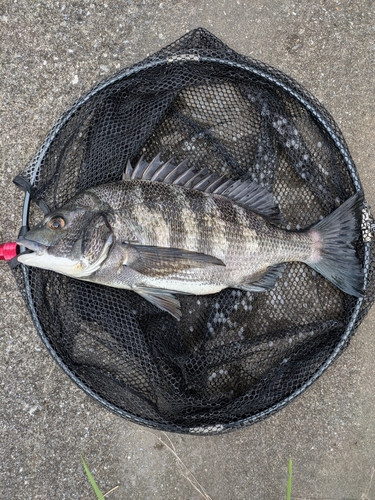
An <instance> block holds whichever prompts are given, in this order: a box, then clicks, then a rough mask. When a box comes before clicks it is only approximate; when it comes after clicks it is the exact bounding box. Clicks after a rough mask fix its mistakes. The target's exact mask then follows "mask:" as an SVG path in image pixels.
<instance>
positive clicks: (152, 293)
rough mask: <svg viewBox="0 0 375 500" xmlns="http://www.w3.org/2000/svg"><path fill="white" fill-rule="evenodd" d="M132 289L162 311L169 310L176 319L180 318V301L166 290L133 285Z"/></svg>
mask: <svg viewBox="0 0 375 500" xmlns="http://www.w3.org/2000/svg"><path fill="white" fill-rule="evenodd" d="M133 290H134V291H135V292H136V293H138V294H139V295H140V296H141V297H143V298H144V299H146V300H148V301H149V302H151V304H154V305H155V306H157V307H159V309H162V310H163V311H167V312H169V313H170V314H171V315H172V316H173V317H175V318H176V319H177V320H180V318H181V309H180V302H179V301H178V300H177V299H176V297H175V296H174V295H173V294H172V293H171V292H168V291H167V290H159V289H157V288H144V287H137V288H136V287H134V288H133Z"/></svg>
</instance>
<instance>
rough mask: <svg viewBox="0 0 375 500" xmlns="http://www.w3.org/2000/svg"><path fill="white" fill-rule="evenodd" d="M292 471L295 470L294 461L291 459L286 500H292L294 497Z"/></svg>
mask: <svg viewBox="0 0 375 500" xmlns="http://www.w3.org/2000/svg"><path fill="white" fill-rule="evenodd" d="M292 470H293V464H292V459H291V458H290V459H289V463H288V474H289V476H288V484H287V487H286V500H290V499H291V496H292Z"/></svg>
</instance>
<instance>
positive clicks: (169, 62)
mask: <svg viewBox="0 0 375 500" xmlns="http://www.w3.org/2000/svg"><path fill="white" fill-rule="evenodd" d="M196 64H208V65H211V64H212V65H217V66H218V67H220V66H223V67H225V68H226V69H228V68H230V69H231V70H233V71H234V72H236V71H243V72H245V73H249V74H251V75H254V76H255V77H256V78H259V79H261V80H263V81H265V82H267V84H269V85H271V86H273V87H277V88H280V89H281V90H282V91H283V92H285V93H286V94H288V95H289V96H290V97H292V98H293V99H295V100H296V101H298V102H299V104H300V105H302V106H303V107H304V108H305V109H306V110H307V112H308V114H309V115H310V116H311V117H313V118H314V120H316V122H317V123H318V124H319V125H320V126H321V127H322V128H323V129H324V130H325V131H326V133H327V134H328V136H329V137H330V138H331V140H332V142H333V144H334V145H335V147H336V148H337V151H338V152H339V154H340V155H341V157H342V159H343V161H344V163H345V165H346V167H347V171H348V173H349V175H350V178H351V181H352V184H353V189H354V190H355V191H362V185H361V182H360V179H359V176H358V173H357V170H356V167H355V165H354V162H353V160H352V158H351V155H350V153H349V150H348V147H347V145H346V143H345V140H344V138H343V136H342V134H341V132H340V130H339V128H338V126H337V125H336V124H335V122H334V120H333V118H332V117H331V116H330V114H329V113H328V112H327V111H326V110H325V109H324V107H323V106H322V105H321V104H320V103H319V102H318V101H317V100H316V99H315V98H314V97H312V96H311V95H310V94H309V93H308V92H307V91H306V90H305V89H303V88H302V87H301V86H300V85H299V84H298V83H296V82H295V81H294V80H293V79H291V78H290V77H288V76H286V75H284V74H283V73H282V72H280V71H278V70H276V69H274V68H271V67H270V66H268V65H265V64H263V63H261V62H259V61H256V60H253V59H250V58H247V57H244V56H241V55H239V54H237V53H236V52H234V51H232V50H231V49H229V48H228V47H227V46H226V45H225V44H223V43H222V42H221V41H220V40H218V39H217V38H215V37H214V36H213V35H212V34H210V33H209V32H208V31H207V30H204V29H202V28H199V29H197V30H193V31H192V32H190V33H188V34H187V35H185V36H183V37H182V38H180V39H179V40H177V41H176V42H174V43H173V44H171V45H170V46H168V47H166V48H164V49H162V50H161V51H159V52H157V53H156V54H154V55H152V56H150V57H148V58H146V59H145V60H144V61H142V62H140V63H137V64H135V65H133V66H131V67H129V68H125V69H123V70H121V71H119V72H118V73H116V74H115V75H112V76H111V77H109V78H107V79H105V80H104V81H102V82H100V83H99V84H98V85H96V86H95V87H94V88H93V89H91V90H90V91H89V92H87V93H86V94H85V95H84V96H83V97H81V98H80V99H78V100H77V101H76V103H75V104H73V106H72V107H71V108H70V109H69V110H67V111H66V112H65V113H64V114H63V115H62V116H61V117H60V119H59V120H58V121H57V122H56V124H55V125H54V127H53V128H52V129H51V131H50V132H49V134H48V135H47V137H46V139H45V140H44V142H43V144H42V146H41V147H40V149H39V150H38V152H37V153H36V155H35V156H34V157H33V158H32V159H31V160H30V162H29V163H28V165H27V166H26V168H25V170H24V172H22V173H21V174H20V175H19V176H17V177H16V179H15V182H16V184H18V185H19V186H20V187H22V188H23V189H24V190H25V200H24V208H23V214H22V220H23V227H22V229H21V233H20V234H24V233H25V231H26V227H27V225H28V219H29V210H30V202H31V200H32V199H33V200H34V201H36V202H37V203H38V204H39V207H40V208H42V210H44V211H45V212H47V211H48V207H47V205H46V204H45V202H44V200H43V197H40V195H39V194H38V193H37V188H38V183H39V181H40V172H41V169H42V168H43V161H44V158H45V157H46V155H48V154H50V151H51V148H52V147H53V144H54V140H55V139H56V137H58V135H59V134H60V132H61V131H62V130H63V128H64V126H65V125H66V124H68V123H69V122H70V121H71V120H73V119H74V116H75V115H76V113H77V112H78V111H79V110H80V109H82V108H83V107H84V106H85V105H86V103H87V102H88V101H90V100H91V99H93V98H95V97H96V96H99V95H100V94H101V93H102V92H103V91H105V90H106V89H108V88H109V87H111V86H112V85H113V84H116V83H117V82H121V81H126V80H127V79H129V78H131V77H133V76H134V75H137V74H147V72H148V71H152V70H153V69H155V68H166V70H167V71H169V70H170V68H172V67H181V65H182V66H185V67H187V68H189V66H190V65H196ZM132 153H133V154H134V152H132ZM129 155H130V156H131V152H129ZM362 229H363V234H362V237H363V242H362V252H363V255H362V261H363V267H364V289H365V290H366V289H368V288H367V286H368V285H370V286H369V288H370V290H369V292H368V293H365V297H364V298H359V299H356V301H355V305H354V307H353V310H352V314H351V318H350V321H349V322H348V324H347V327H346V329H345V331H344V333H343V334H342V335H341V338H340V340H339V342H337V344H336V346H335V348H334V349H333V350H332V352H331V353H330V355H329V356H328V357H327V358H326V360H325V361H324V363H322V364H321V366H320V368H319V369H318V370H316V372H315V373H314V374H313V375H312V376H311V377H310V378H309V379H308V380H307V381H305V382H304V383H303V384H302V385H301V386H300V387H298V389H296V390H294V391H293V392H292V393H290V394H289V395H288V396H287V397H284V398H282V400H280V401H278V402H277V403H276V404H272V405H270V406H269V407H268V408H265V409H263V410H262V411H259V412H257V413H255V414H252V415H249V416H247V417H244V418H243V417H242V418H237V419H236V418H235V419H234V420H233V421H232V422H229V421H225V422H220V421H218V422H215V423H209V424H204V423H200V424H199V425H195V424H194V422H192V424H191V425H186V424H184V425H181V424H179V423H174V422H169V421H163V419H160V420H159V421H158V420H153V419H152V418H143V417H142V416H140V415H137V414H135V413H134V412H131V411H126V410H125V409H124V408H121V407H119V406H118V405H116V404H114V403H113V402H111V401H109V400H108V399H106V398H105V397H103V396H101V395H100V394H99V393H98V392H96V391H95V390H94V389H93V388H92V387H90V386H89V385H88V384H87V383H85V382H84V381H83V380H82V379H81V378H80V377H79V376H77V373H76V372H75V371H74V370H72V369H71V368H70V367H69V366H68V365H67V363H66V361H64V360H63V359H62V358H61V357H60V356H59V354H58V353H57V352H56V350H55V348H54V347H53V345H52V344H51V342H50V338H49V335H48V332H46V331H45V330H44V328H43V326H42V324H41V322H40V318H39V316H38V311H37V308H36V307H35V302H34V296H33V291H32V284H31V281H30V272H32V271H30V269H29V268H27V267H26V266H17V267H14V272H15V275H16V278H17V280H18V282H19V284H20V288H21V290H22V292H23V294H24V296H25V300H26V303H27V306H28V308H29V311H30V313H31V316H32V319H33V321H34V324H35V326H36V329H37V331H38V333H39V335H40V337H41V339H42V341H43V342H44V344H45V346H46V348H47V350H48V351H49V353H50V354H51V356H52V357H53V359H54V360H55V361H56V362H57V364H58V365H59V366H60V367H61V368H62V369H63V371H64V372H65V373H66V374H67V375H68V376H69V377H70V378H71V379H72V380H73V381H74V382H75V383H76V384H77V385H78V386H79V387H80V388H81V389H83V390H84V391H85V392H86V393H87V394H89V395H90V396H91V397H93V398H94V399H95V400H97V401H98V402H100V403H101V404H103V405H104V406H105V407H107V408H108V409H110V410H111V411H113V412H115V413H117V414H119V415H121V416H122V417H125V418H128V419H130V420H132V421H134V422H136V423H138V424H142V425H146V426H149V427H154V428H158V429H162V430H167V431H173V432H181V433H189V434H198V435H201V434H204V435H206V434H217V433H220V432H224V431H228V430H232V429H236V428H240V427H244V426H247V425H250V424H253V423H255V422H258V421H260V420H263V419H264V418H266V417H268V416H270V415H272V414H273V413H275V412H277V411H279V410H280V409H281V408H284V407H285V406H286V405H287V404H288V403H289V402H291V401H292V400H294V399H295V398H296V397H297V396H298V395H300V394H301V393H303V392H304V391H305V390H306V389H307V388H308V387H309V386H310V385H311V384H313V383H314V382H315V381H316V380H317V379H318V378H319V377H320V376H321V375H322V374H323V373H324V372H325V370H326V369H327V368H328V367H329V366H330V365H331V364H332V363H333V362H334V361H335V360H336V359H337V357H338V356H339V355H340V354H341V353H342V352H343V351H344V350H345V348H346V347H347V346H348V344H349V340H350V338H351V337H352V335H353V334H354V332H355V330H356V329H357V327H358V326H359V324H360V322H361V321H362V319H363V318H364V316H365V314H366V313H367V311H368V309H369V308H370V306H371V305H372V303H373V300H374V292H373V289H374V284H373V274H374V273H373V240H372V233H373V222H372V217H371V213H370V210H369V207H366V208H365V210H364V225H363V228H362ZM14 264H15V263H14V262H13V263H12V264H11V265H14Z"/></svg>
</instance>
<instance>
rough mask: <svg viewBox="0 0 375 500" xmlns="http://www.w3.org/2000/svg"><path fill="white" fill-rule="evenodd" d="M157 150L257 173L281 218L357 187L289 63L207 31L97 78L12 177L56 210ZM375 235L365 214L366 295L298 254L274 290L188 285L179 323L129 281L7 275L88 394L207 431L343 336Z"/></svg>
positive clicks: (315, 371) (357, 310)
mask: <svg viewBox="0 0 375 500" xmlns="http://www.w3.org/2000/svg"><path fill="white" fill-rule="evenodd" d="M159 152H160V153H161V157H162V159H164V160H168V159H169V158H170V157H172V156H173V157H174V158H175V160H176V162H177V161H182V160H184V159H187V160H188V163H189V165H195V166H197V167H199V168H203V167H207V168H208V169H209V170H210V171H214V172H217V173H220V174H225V175H227V176H228V177H231V178H234V179H236V178H243V179H245V178H248V177H250V178H252V179H255V180H257V181H258V182H259V183H261V184H262V185H264V186H266V187H267V188H269V189H270V190H272V192H273V194H274V196H275V199H276V200H277V203H278V205H279V206H280V209H281V212H282V214H283V217H284V220H285V224H284V227H286V228H288V229H299V228H303V227H306V226H308V225H310V224H312V223H314V222H316V221H317V220H319V218H322V217H323V216H325V215H327V214H328V213H330V212H332V211H333V210H334V209H335V208H336V207H337V206H338V205H340V204H341V203H342V202H343V201H344V200H346V199H347V198H348V197H349V196H351V195H352V194H354V193H355V192H356V191H358V190H359V189H361V185H360V181H359V179H358V175H357V172H356V169H355V166H354V164H353V162H352V159H351V157H350V154H349V152H348V149H347V146H346V144H345V141H344V139H343V137H342V135H341V133H340V131H339V130H338V128H337V126H336V124H335V123H334V121H333V119H332V118H331V116H330V115H329V114H328V112H327V111H326V110H325V109H324V108H323V107H322V106H321V105H320V104H319V103H318V102H317V101H316V100H315V99H314V98H313V97H312V96H310V95H309V94H308V93H307V92H306V91H305V90H303V89H302V88H301V87H300V86H299V85H298V84H297V83H296V82H294V81H293V80H291V79H290V78H288V77H287V76H285V75H284V74H282V73H280V72H279V71H277V70H275V69H273V68H270V67H268V66H266V65H264V64H262V63H260V62H258V61H254V60H252V59H249V58H247V57H244V56H241V55H239V54H237V53H235V52H234V51H232V50H230V49H229V48H228V47H227V46H225V45H224V44H223V43H222V42H221V41H220V40H218V39H217V38H215V37H214V36H213V35H211V34H210V33H209V32H207V31H206V30H203V29H198V30H194V31H192V32H191V33H189V34H187V35H186V36H184V37H183V38H181V39H180V40H178V41H176V42H175V43H174V44H172V45H170V46H169V47H167V48H165V49H163V50H161V51H160V52H158V53H157V54H155V55H153V56H151V57H149V58H148V59H146V60H144V61H142V62H141V63H138V64H136V65H135V66H133V67H131V68H128V69H126V70H123V71H121V72H120V73H118V74H117V75H114V76H113V77H111V78H110V79H108V80H106V81H104V82H102V83H100V84H99V85H98V86H97V87H95V88H94V89H93V90H91V91H90V92H89V93H88V94H87V95H86V96H85V97H83V98H82V99H80V100H79V101H78V102H77V103H76V104H75V105H74V106H73V107H72V108H71V109H70V110H69V111H68V112H67V113H65V114H64V115H63V116H62V117H61V119H60V120H59V121H58V122H57V124H56V125H55V127H54V128H53V129H52V131H51V132H50V134H49V135H48V136H47V138H46V140H45V141H44V143H43V145H42V147H41V149H40V150H39V152H38V153H37V155H36V156H35V157H34V158H33V159H32V161H30V162H29V164H28V165H27V167H26V168H25V170H24V171H23V172H22V173H21V174H20V176H18V177H17V178H16V182H18V183H19V184H20V185H23V186H25V185H26V186H28V185H30V192H31V199H32V200H33V201H34V202H36V203H38V204H39V205H40V206H41V207H43V208H44V209H46V206H47V207H49V209H54V208H57V207H59V206H61V205H62V204H63V203H65V202H66V201H68V200H69V199H70V198H71V197H72V196H73V195H75V194H76V193H78V192H79V191H82V190H83V189H86V188H88V187H91V186H96V185H99V184H102V183H106V182H109V181H112V180H120V179H121V177H122V173H123V170H124V167H125V165H126V162H127V161H128V159H130V160H131V162H132V163H133V164H134V162H135V161H136V160H137V159H139V157H140V156H141V155H142V154H143V155H144V156H145V158H146V159H148V160H151V159H152V158H153V157H154V156H156V155H157V154H158V153H159ZM35 207H36V205H35V204H33V206H32V207H31V208H32V211H31V215H30V216H31V219H32V222H34V221H35V220H36V218H37V217H38V216H39V214H40V210H39V209H36V208H35ZM370 232H371V217H370V216H369V218H368V223H367V226H366V225H365V226H364V233H363V234H364V236H363V237H361V238H360V239H359V241H358V244H357V250H358V255H359V256H360V259H361V261H362V264H363V265H364V267H365V275H366V279H367V281H368V283H367V291H366V294H365V297H364V299H363V301H362V300H361V299H356V298H354V297H351V296H348V295H346V294H344V293H343V292H341V291H340V290H338V289H337V288H336V287H335V286H333V285H331V284H330V283H329V282H328V281H327V280H325V279H324V278H323V277H321V276H320V275H317V274H316V273H315V272H314V271H313V270H311V269H310V268H308V267H307V266H305V265H303V264H300V263H293V264H288V265H287V267H286V269H285V271H284V273H283V274H282V277H281V278H280V279H279V280H278V282H277V285H276V287H275V288H274V289H273V290H270V291H268V292H264V293H258V294H255V293H250V292H242V291H238V290H231V289H227V290H224V291H222V292H221V293H219V294H215V295H208V296H200V297H195V296H181V297H180V298H181V302H182V320H181V321H180V322H177V321H176V320H175V319H174V318H173V317H172V316H171V315H169V314H168V313H165V312H162V311H161V310H159V309H157V308H155V307H154V306H153V305H151V304H150V303H149V302H147V301H145V300H143V299H142V298H140V297H139V296H138V295H136V294H134V293H132V292H130V291H125V290H118V289H113V288H109V287H103V286H99V285H95V284H91V283H84V282H80V281H76V280H73V279H70V278H67V277H65V276H62V275H58V274H55V273H53V272H48V271H43V270H39V269H35V268H27V267H23V266H19V267H16V268H14V274H15V276H16V278H17V280H18V283H19V284H20V287H21V289H22V290H23V293H24V295H25V299H26V301H27V304H28V306H29V308H30V311H31V313H32V315H33V319H34V321H35V324H36V327H37V329H38V331H39V333H40V335H41V336H42V339H43V340H44V342H45V343H46V345H47V348H48V349H49V351H50V352H51V353H52V355H53V356H54V357H55V359H56V360H57V362H58V363H59V364H60V366H62V367H63V369H64V370H65V371H66V372H67V373H68V374H69V375H70V376H71V377H72V378H73V379H74V380H75V381H76V382H77V383H78V384H79V385H80V386H81V387H82V388H83V389H84V390H86V392H88V393H90V394H91V395H93V396H94V397H96V398H97V399H99V400H101V401H102V402H103V403H104V404H106V405H107V406H108V407H110V408H111V409H113V410H115V411H117V412H118V413H120V414H122V415H123V416H127V417H129V418H131V419H132V420H134V421H137V422H140V423H144V424H146V425H151V426H154V427H157V428H160V429H165V430H169V431H179V432H191V433H214V432H219V431H223V430H228V429H230V428H235V427H239V426H241V425H245V424H248V423H253V422H255V421H257V420H260V419H262V418H264V417H266V416H267V415H269V414H271V413H272V412H274V411H276V410H277V409H279V408H281V407H283V406H284V405H285V404H287V403H288V401H290V400H291V399H293V398H294V397H295V396H296V395H298V394H299V393H300V392H302V391H303V390H304V389H305V388H306V387H308V386H309V385H310V384H311V383H312V382H313V381H314V380H315V379H316V378H317V377H318V376H319V375H320V374H321V373H322V372H323V371H324V370H325V369H326V368H327V366H329V364H330V363H331V362H332V361H333V360H334V359H335V358H336V357H337V356H338V355H339V354H340V353H341V352H342V351H343V349H344V348H345V347H346V346H347V344H348V342H349V339H350V337H351V336H352V335H353V333H354V331H355V329H356V328H357V327H358V325H359V324H360V322H361V320H362V319H363V317H364V316H365V314H366V313H367V311H368V309H369V307H370V306H371V305H372V303H373V301H374V296H375V290H374V286H375V285H374V283H375V280H374V257H373V250H374V243H373V242H371V237H370Z"/></svg>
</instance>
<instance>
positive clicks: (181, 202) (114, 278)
mask: <svg viewBox="0 0 375 500" xmlns="http://www.w3.org/2000/svg"><path fill="white" fill-rule="evenodd" d="M362 204H363V194H362V193H357V194H355V195H354V196H352V197H351V198H349V199H348V200H346V201H345V202H344V203H343V204H342V205H341V206H340V207H339V208H338V209H337V210H335V211H334V212H333V213H331V214H330V215H329V216H328V217H326V218H325V219H323V220H321V221H320V222H318V223H317V224H315V225H314V226H312V227H310V228H308V229H305V230H302V231H287V230H284V229H281V228H279V227H278V226H277V224H278V223H280V214H279V210H278V208H277V206H276V205H275V202H274V199H273V197H272V195H271V194H270V193H269V192H268V191H267V190H266V189H264V188H263V187H261V186H260V185H259V184H257V183H255V182H252V181H249V180H245V181H233V180H229V179H227V178H224V177H219V176H218V175H217V174H212V173H209V172H208V171H207V170H202V171H197V170H195V169H194V168H190V169H189V168H188V167H187V166H186V163H185V162H183V163H181V164H180V165H177V166H174V165H173V164H172V163H170V162H168V163H165V164H163V163H162V162H161V161H160V158H159V156H157V157H156V158H155V159H154V160H153V161H152V162H151V163H147V162H145V161H144V160H142V159H141V160H140V161H139V162H138V164H137V165H136V167H135V168H134V169H133V168H132V167H131V165H130V163H128V165H127V168H126V171H125V173H124V178H123V180H122V181H119V182H111V183H109V184H104V185H101V186H98V187H94V188H91V189H87V190H86V191H83V192H82V193H80V194H78V195H77V196H75V197H74V198H72V199H71V200H70V201H69V202H68V203H66V204H65V205H64V206H63V207H61V208H60V209H58V210H54V211H53V212H51V213H49V214H48V215H46V216H45V218H44V220H43V221H42V222H41V223H40V224H38V225H37V226H36V227H34V228H33V229H31V230H30V231H29V232H28V233H27V234H26V235H25V237H24V238H20V239H19V240H18V243H19V244H20V245H23V246H24V247H26V248H27V249H29V250H31V252H28V253H23V254H21V255H19V257H18V260H19V262H21V263H23V264H27V265H29V266H35V267H40V268H43V269H50V270H52V271H56V272H58V273H62V274H65V275H67V276H71V277H73V278H78V279H81V280H86V281H92V282H95V283H101V284H103V285H107V286H112V287H117V288H126V289H130V290H133V291H134V292H136V293H138V294H139V295H141V296H142V297H144V298H145V299H147V300H149V301H150V302H152V303H153V304H155V305H157V306H158V307H159V308H160V309H163V310H166V311H168V312H170V313H171V314H172V315H173V316H175V317H176V318H179V317H180V315H181V312H180V304H179V301H178V300H177V298H176V297H175V295H174V294H175V293H182V294H195V295H204V294H211V293H216V292H219V291H220V290H222V289H224V288H228V287H229V288H239V289H242V290H246V291H255V292H262V291H264V290H267V289H269V288H272V287H273V286H274V285H275V282H276V280H277V278H278V276H279V275H280V273H281V272H282V270H283V267H284V266H283V265H282V263H284V262H291V261H301V262H304V263H306V264H308V265H309V266H311V267H312V268H313V269H315V270H316V271H318V272H319V273H321V274H322V275H323V276H325V277H326V278H327V279H329V280H330V281H331V282H332V283H334V284H335V285H336V286H337V287H339V288H340V289H341V290H343V291H344V292H346V293H348V294H351V295H354V296H356V297H360V296H361V295H362V285H363V272H362V268H361V266H360V263H359V260H358V258H357V257H356V255H355V250H354V247H353V243H354V241H355V240H356V239H357V238H358V236H359V232H360V223H361V209H362Z"/></svg>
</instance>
